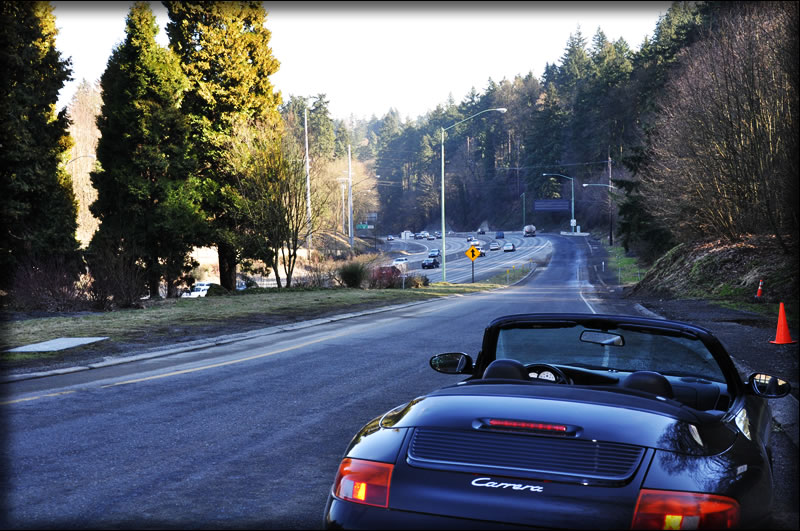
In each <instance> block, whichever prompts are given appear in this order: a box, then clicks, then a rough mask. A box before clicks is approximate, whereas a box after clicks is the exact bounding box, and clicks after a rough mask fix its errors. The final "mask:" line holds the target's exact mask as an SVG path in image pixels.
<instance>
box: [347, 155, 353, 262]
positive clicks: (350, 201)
mask: <svg viewBox="0 0 800 531" xmlns="http://www.w3.org/2000/svg"><path fill="white" fill-rule="evenodd" d="M347 188H348V192H347V205H348V209H349V211H350V215H349V216H348V225H349V231H348V232H349V234H350V251H352V250H353V171H352V169H351V166H350V144H347Z"/></svg>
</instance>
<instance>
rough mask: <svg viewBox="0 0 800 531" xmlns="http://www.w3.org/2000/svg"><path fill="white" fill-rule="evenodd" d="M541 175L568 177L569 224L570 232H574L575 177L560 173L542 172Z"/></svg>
mask: <svg viewBox="0 0 800 531" xmlns="http://www.w3.org/2000/svg"><path fill="white" fill-rule="evenodd" d="M542 177H563V178H565V179H569V184H570V189H571V191H572V201H571V203H572V219H570V220H569V224H570V232H575V228H576V227H575V226H576V225H577V223H575V178H574V177H567V176H566V175H561V174H560V173H543V174H542Z"/></svg>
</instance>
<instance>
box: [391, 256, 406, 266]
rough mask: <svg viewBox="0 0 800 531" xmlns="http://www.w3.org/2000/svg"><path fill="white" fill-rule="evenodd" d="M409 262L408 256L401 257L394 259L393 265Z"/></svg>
mask: <svg viewBox="0 0 800 531" xmlns="http://www.w3.org/2000/svg"><path fill="white" fill-rule="evenodd" d="M400 264H408V258H405V257H402V256H401V257H400V258H395V259H394V260H392V265H400Z"/></svg>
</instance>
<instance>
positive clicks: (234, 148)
mask: <svg viewBox="0 0 800 531" xmlns="http://www.w3.org/2000/svg"><path fill="white" fill-rule="evenodd" d="M229 162H230V165H231V168H232V170H233V171H234V173H235V175H236V183H237V188H238V192H239V207H238V209H237V211H238V213H237V215H238V217H239V224H240V227H241V233H240V235H239V238H240V240H241V243H242V248H243V249H244V253H245V254H246V255H247V256H246V257H247V258H254V259H257V260H261V261H263V262H264V263H265V264H267V267H269V268H271V269H272V270H273V271H274V273H275V277H276V282H277V283H278V287H281V269H282V270H283V274H284V276H285V279H286V287H290V286H291V284H292V275H293V273H294V268H295V265H296V263H297V258H298V251H299V249H300V247H301V246H302V245H303V244H304V243H305V242H306V241H307V240H308V238H309V236H311V235H312V234H313V233H314V231H315V227H317V225H318V220H319V217H320V212H322V211H323V210H324V209H325V208H326V207H327V202H328V199H327V198H326V197H324V196H322V195H321V194H320V193H318V192H316V191H315V190H314V188H313V186H312V190H311V192H312V194H311V195H312V200H311V205H312V208H311V224H310V226H309V223H308V221H309V220H308V208H307V204H308V203H307V195H306V174H305V164H304V159H303V153H302V151H300V150H299V148H298V146H297V145H296V144H295V143H294V142H293V141H292V140H291V139H288V138H286V137H284V136H283V129H282V126H281V124H280V123H267V122H253V121H251V122H247V123H244V122H242V123H239V124H237V125H236V126H235V127H234V136H233V140H232V142H231V143H230V146H229Z"/></svg>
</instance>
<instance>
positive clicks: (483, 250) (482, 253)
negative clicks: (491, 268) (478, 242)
mask: <svg viewBox="0 0 800 531" xmlns="http://www.w3.org/2000/svg"><path fill="white" fill-rule="evenodd" d="M475 248H476V249H477V250H478V253H480V254H479V255H478V256H486V246H485V245H484V246H483V247H475Z"/></svg>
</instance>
